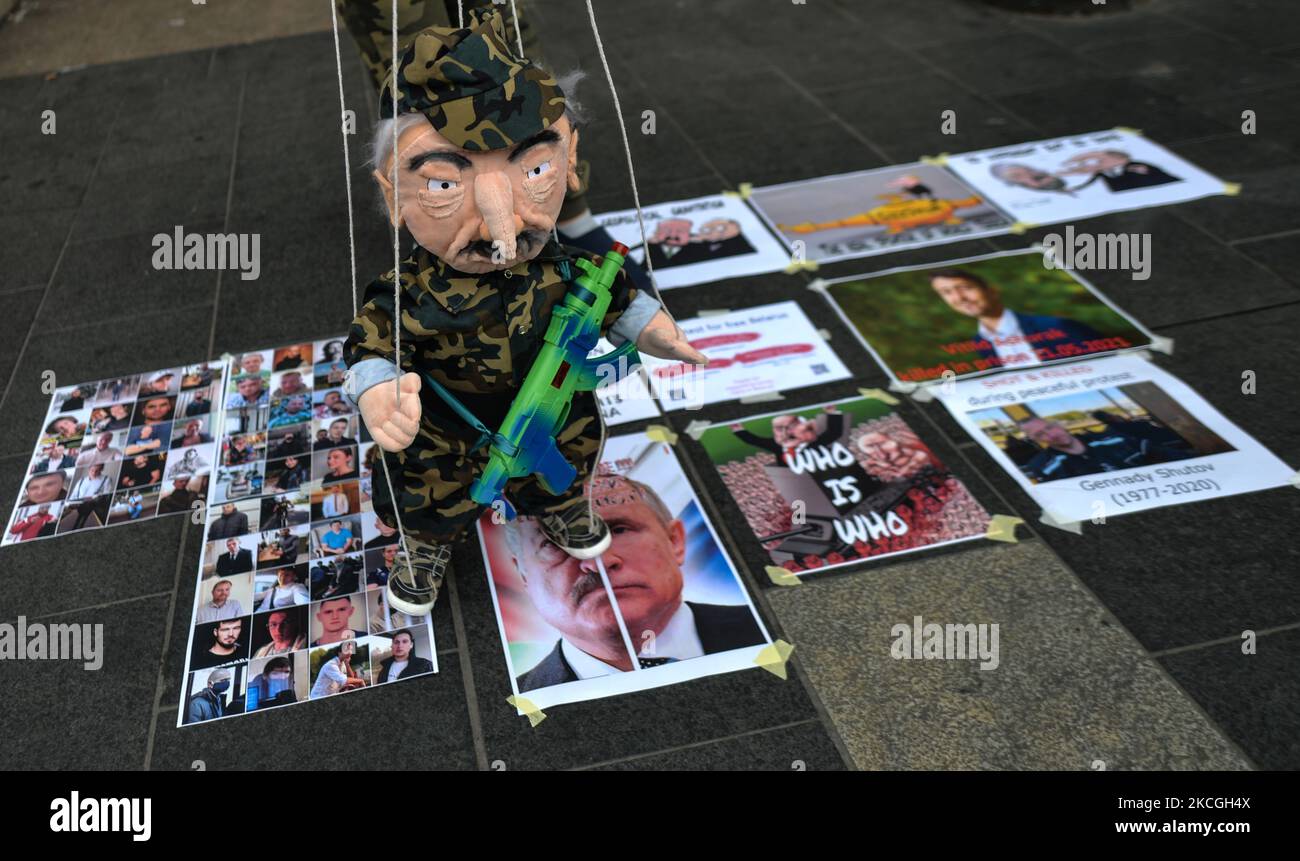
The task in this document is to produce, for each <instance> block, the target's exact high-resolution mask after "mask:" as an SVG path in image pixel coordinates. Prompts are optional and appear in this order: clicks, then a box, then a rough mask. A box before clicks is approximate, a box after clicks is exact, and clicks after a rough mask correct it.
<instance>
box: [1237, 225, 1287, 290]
mask: <svg viewBox="0 0 1300 861" xmlns="http://www.w3.org/2000/svg"><path fill="white" fill-rule="evenodd" d="M1234 247H1235V248H1236V250H1237V251H1238V252H1240V253H1242V254H1245V255H1246V256H1247V257H1249V258H1250V259H1251V260H1254V261H1255V262H1256V263H1258V264H1260V265H1261V266H1263V267H1265V268H1266V269H1269V270H1270V271H1272V272H1275V273H1277V275H1278V277H1279V278H1284V279H1286V280H1287V281H1288V282H1290V283H1291V284H1292V285H1293V286H1296V287H1300V234H1288V235H1286V236H1278V237H1275V238H1273V239H1255V240H1250V241H1247V242H1243V243H1241V244H1240V245H1236V246H1234Z"/></svg>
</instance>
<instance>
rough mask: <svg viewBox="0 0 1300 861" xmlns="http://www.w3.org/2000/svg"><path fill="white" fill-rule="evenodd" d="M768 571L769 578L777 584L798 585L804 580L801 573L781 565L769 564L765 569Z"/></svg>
mask: <svg viewBox="0 0 1300 861" xmlns="http://www.w3.org/2000/svg"><path fill="white" fill-rule="evenodd" d="M763 570H764V571H766V572H767V579H769V580H771V581H772V582H773V583H775V584H776V585H777V586H798V585H799V584H800V583H802V582H803V581H802V580H800V579H799V575H798V574H796V573H794V572H793V571H790V570H788V569H786V568H782V567H781V566H780V565H769V566H767V567H766V568H764V569H763Z"/></svg>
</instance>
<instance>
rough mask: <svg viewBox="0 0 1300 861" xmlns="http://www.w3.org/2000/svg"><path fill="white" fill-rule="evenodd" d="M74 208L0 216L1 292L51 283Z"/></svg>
mask: <svg viewBox="0 0 1300 861" xmlns="http://www.w3.org/2000/svg"><path fill="white" fill-rule="evenodd" d="M75 215H76V208H75V207H68V208H66V209H50V210H45V211H43V212H12V213H4V214H2V215H0V235H3V236H4V237H5V242H4V243H3V244H0V291H8V290H15V289H26V288H28V287H32V286H34V285H41V286H44V285H46V284H48V283H49V280H50V275H51V273H53V271H54V264H55V261H57V260H58V259H59V251H60V250H61V249H62V248H63V242H64V240H65V239H66V238H67V236H68V228H69V227H70V226H71V224H72V219H73V217H74V216H75Z"/></svg>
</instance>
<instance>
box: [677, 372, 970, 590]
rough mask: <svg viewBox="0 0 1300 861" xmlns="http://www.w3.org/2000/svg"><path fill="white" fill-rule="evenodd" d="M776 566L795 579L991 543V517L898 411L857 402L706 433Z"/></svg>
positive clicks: (706, 443) (711, 453) (712, 455)
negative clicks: (953, 545) (987, 537)
mask: <svg viewBox="0 0 1300 861" xmlns="http://www.w3.org/2000/svg"><path fill="white" fill-rule="evenodd" d="M699 441H700V444H701V445H702V446H703V447H704V450H705V451H706V452H707V453H708V457H709V460H710V461H712V463H713V464H714V466H715V467H716V468H717V470H718V473H719V475H721V477H722V482H723V484H724V485H725V486H726V488H727V490H728V492H729V493H730V494H731V496H732V498H733V499H734V500H735V504H736V505H737V506H738V507H739V509H740V511H741V513H742V514H744V516H745V520H746V521H747V522H748V524H749V527H750V530H751V531H752V535H753V540H754V542H756V543H757V544H759V545H760V546H761V547H762V548H763V551H764V552H765V553H766V554H767V556H768V557H769V559H770V561H771V564H772V565H774V566H778V567H782V568H785V569H787V570H788V571H791V572H795V573H805V572H809V571H814V570H821V569H829V568H836V567H840V566H844V565H853V564H856V563H859V562H862V561H863V560H867V559H876V558H881V557H885V556H892V555H894V554H899V553H909V552H912V551H916V550H922V549H925V548H929V547H937V546H940V545H943V544H951V543H954V542H960V541H969V540H972V539H976V538H982V537H983V536H984V535H985V534H986V533H987V531H988V524H989V519H990V518H989V515H988V512H986V511H985V510H984V508H983V506H981V505H980V503H979V502H978V501H977V500H976V499H975V497H974V496H972V495H971V493H970V491H969V490H967V488H966V486H965V485H964V484H963V483H962V482H961V481H960V480H959V479H958V478H956V477H955V476H953V475H952V474H951V473H950V472H949V471H948V469H947V468H946V467H945V466H944V465H943V463H941V462H940V460H939V458H938V457H936V456H935V454H934V452H932V451H931V450H930V449H929V447H928V446H927V445H926V444H925V443H924V442H923V441H922V440H921V439H920V438H919V437H918V436H917V435H916V433H915V432H914V431H913V430H912V429H911V428H910V427H909V426H908V425H907V422H905V421H904V420H903V418H902V416H900V415H898V414H897V413H896V412H895V411H894V409H893V407H892V406H891V405H889V404H887V403H885V402H884V401H881V400H878V399H876V398H866V397H863V398H851V399H847V400H842V401H835V402H832V403H827V404H821V405H817V406H811V407H805V408H803V409H800V410H793V411H789V410H787V411H782V412H775V413H766V414H763V415H756V416H751V417H749V418H745V419H738V420H736V421H734V422H728V423H725V424H716V425H713V426H711V427H708V428H706V429H704V431H703V433H702V434H701V435H700V437H699Z"/></svg>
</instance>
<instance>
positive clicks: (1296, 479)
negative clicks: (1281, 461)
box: [1291, 472, 1300, 490]
mask: <svg viewBox="0 0 1300 861" xmlns="http://www.w3.org/2000/svg"><path fill="white" fill-rule="evenodd" d="M1291 486H1292V487H1294V488H1296V489H1297V490H1300V472H1297V473H1296V474H1295V475H1293V476H1291Z"/></svg>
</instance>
